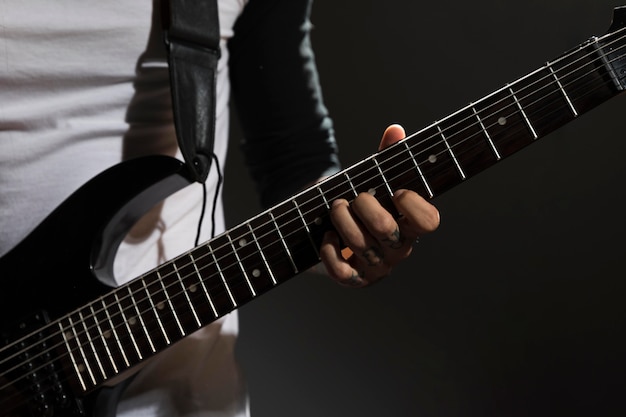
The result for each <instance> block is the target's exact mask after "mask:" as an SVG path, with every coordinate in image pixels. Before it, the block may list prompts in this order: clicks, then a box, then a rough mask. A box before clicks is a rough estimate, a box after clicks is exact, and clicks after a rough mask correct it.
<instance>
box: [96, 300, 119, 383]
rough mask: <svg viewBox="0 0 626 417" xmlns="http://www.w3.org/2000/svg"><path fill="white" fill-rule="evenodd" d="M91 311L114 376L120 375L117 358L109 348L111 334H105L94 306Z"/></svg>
mask: <svg viewBox="0 0 626 417" xmlns="http://www.w3.org/2000/svg"><path fill="white" fill-rule="evenodd" d="M89 309H90V311H91V316H92V317H93V318H94V324H95V325H96V328H97V329H98V335H99V339H100V341H101V342H102V347H103V348H104V350H105V352H106V354H107V356H108V357H109V362H111V367H112V370H113V373H114V374H117V373H119V369H118V368H117V364H116V363H115V358H114V357H113V354H112V353H111V348H109V344H108V342H107V339H108V338H109V337H110V336H106V335H107V334H110V332H109V333H105V331H103V330H102V326H101V325H100V320H99V319H98V317H97V314H96V311H95V310H94V308H93V305H91V304H90V305H89Z"/></svg>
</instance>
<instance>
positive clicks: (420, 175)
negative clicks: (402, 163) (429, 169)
mask: <svg viewBox="0 0 626 417" xmlns="http://www.w3.org/2000/svg"><path fill="white" fill-rule="evenodd" d="M402 143H403V144H404V147H405V149H406V151H407V153H408V154H409V158H410V160H411V162H412V163H413V166H414V167H415V170H416V171H417V175H418V176H419V178H420V179H421V180H422V183H423V184H424V188H425V189H426V192H427V193H428V196H429V197H430V198H433V197H434V194H433V191H432V190H431V189H430V185H428V181H426V177H424V174H423V173H422V170H421V169H420V166H419V164H418V163H417V161H416V160H415V157H414V156H413V153H412V152H411V148H410V147H409V143H408V141H406V140H403V141H402Z"/></svg>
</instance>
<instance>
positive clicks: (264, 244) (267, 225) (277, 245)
mask: <svg viewBox="0 0 626 417" xmlns="http://www.w3.org/2000/svg"><path fill="white" fill-rule="evenodd" d="M275 220H276V219H275V217H274V216H273V215H272V214H271V213H270V212H269V211H266V212H264V213H261V214H259V215H258V216H256V217H254V218H252V219H250V221H249V222H248V223H249V226H248V227H249V228H250V229H251V230H254V237H255V239H254V240H255V243H256V244H257V247H259V248H262V249H263V259H265V261H266V262H267V265H268V270H271V271H272V276H273V279H274V281H275V282H276V284H280V283H282V282H284V281H285V280H287V279H288V278H291V277H293V276H294V270H295V269H297V267H294V262H293V259H292V258H291V257H290V252H287V250H288V248H286V244H285V242H284V241H283V240H282V237H281V234H280V233H279V231H278V230H277V228H276V227H277V225H276V223H275ZM276 284H273V285H276Z"/></svg>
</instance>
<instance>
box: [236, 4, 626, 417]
mask: <svg viewBox="0 0 626 417" xmlns="http://www.w3.org/2000/svg"><path fill="white" fill-rule="evenodd" d="M615 5H617V3H613V2H609V1H605V0H577V1H575V2H572V1H564V0H550V1H546V0H541V1H539V0H536V1H526V2H519V1H518V2H505V1H502V0H499V1H497V0H479V1H475V2H464V1H458V0H453V1H440V2H429V3H428V4H425V2H417V1H406V0H385V1H369V0H368V1H366V0H359V1H357V0H342V1H338V0H317V2H316V3H315V6H314V12H313V22H314V24H315V26H316V28H315V30H314V34H313V42H314V45H315V48H316V51H317V59H318V66H319V70H320V74H321V79H322V83H323V86H324V94H325V99H326V103H327V105H328V107H329V109H330V111H331V113H332V115H333V118H334V120H335V127H336V131H337V137H338V140H339V143H340V145H341V151H342V161H343V163H344V164H345V165H346V166H347V165H349V164H352V163H354V162H357V161H359V160H360V159H362V158H364V157H366V156H368V155H369V154H370V153H372V152H374V151H375V150H376V147H377V144H378V140H379V138H380V135H381V133H382V131H383V130H384V128H385V127H386V126H387V125H388V124H390V123H396V122H397V123H401V124H403V125H404V126H405V127H406V129H407V131H408V132H409V133H410V132H413V131H416V130H419V129H420V128H422V127H424V126H426V125H428V124H430V123H432V122H433V121H434V120H437V119H440V118H443V117H444V116H446V115H447V114H449V113H451V112H453V111H455V110H457V109H458V108H461V107H464V106H465V105H466V104H467V103H468V102H470V101H472V100H477V99H479V98H481V97H483V96H484V95H486V94H488V93H490V92H491V91H493V90H495V89H497V88H500V87H501V86H503V85H504V84H505V83H506V82H509V81H514V80H515V79H517V78H518V77H521V76H523V75H525V74H526V73H528V72H530V71H532V70H534V69H535V68H538V67H539V66H541V65H542V64H543V63H544V62H545V61H547V60H549V59H552V58H555V57H557V56H558V55H560V54H561V53H562V52H564V51H565V50H568V49H570V48H572V47H574V46H577V45H578V44H579V43H581V42H583V41H584V40H586V39H587V38H589V37H590V36H592V35H601V34H603V33H604V32H605V31H606V29H607V28H608V26H609V24H610V20H611V15H612V8H613V6H615ZM625 100H626V99H624V98H623V97H621V98H617V99H614V100H613V101H611V102H609V103H607V104H605V105H603V106H601V107H600V108H598V109H596V110H594V111H593V112H591V113H589V114H587V115H585V116H583V117H582V118H580V119H579V120H576V121H575V122H573V123H571V124H569V125H567V126H566V127H564V128H562V129H561V130H559V131H558V132H556V133H554V134H552V135H550V136H548V137H546V138H543V139H542V140H541V141H540V142H539V143H537V144H534V145H533V146H531V147H530V148H528V149H526V150H524V151H522V152H520V153H518V154H517V155H515V156H513V157H511V158H509V159H507V160H506V161H504V162H502V163H501V164H498V165H496V166H495V167H493V168H491V169H489V170H488V171H486V172H484V173H482V174H480V175H478V176H477V177H475V178H473V179H471V180H469V181H468V182H466V183H464V184H462V185H460V186H458V187H456V188H455V189H453V190H452V191H449V192H447V193H446V194H444V195H443V196H441V197H438V198H436V199H435V204H436V205H437V206H438V208H439V209H440V211H441V215H442V223H441V227H440V229H439V230H438V231H437V232H436V233H434V234H432V235H429V236H428V237H425V238H423V239H422V242H421V244H420V245H419V248H418V249H417V250H416V251H415V253H414V255H413V256H412V257H411V259H410V260H409V261H407V262H405V263H404V264H403V265H401V266H400V267H398V268H397V269H396V270H395V271H394V274H393V276H392V277H391V278H390V279H387V280H386V281H385V282H382V283H380V284H379V285H376V286H374V287H372V288H368V289H365V290H348V289H344V288H341V287H339V286H337V285H336V284H334V283H332V282H330V281H329V280H327V279H324V278H320V277H316V276H312V275H304V276H301V277H297V278H295V279H294V280H292V281H291V282H289V283H287V284H285V285H284V286H281V287H280V288H278V289H276V290H275V291H272V292H270V293H269V294H266V295H264V296H263V297H261V298H260V299H258V300H255V301H254V302H252V303H251V304H249V305H247V306H245V307H243V308H242V309H241V320H242V336H241V340H240V344H239V351H240V354H241V360H242V363H243V367H244V371H245V373H246V374H247V377H248V380H249V384H250V394H251V399H252V410H253V416H254V417H266V416H272V417H278V416H286V417H287V416H289V417H293V416H294V415H296V416H300V417H306V416H329V417H332V416H342V417H343V416H360V417H369V416H372V417H374V416H375V417H380V416H448V417H450V416H492V415H493V416H554V415H558V416H565V415H568V416H572V415H580V416H590V415H603V416H604V415H625V413H626V405H625V403H624V398H625V396H626V395H625V394H626V390H625V388H626V373H625V371H626V361H625V359H624V355H625V354H626V349H625V348H626V343H625V342H626V337H625V336H624V332H625V330H626V311H625V310H626V309H625V307H624V296H625V294H626V292H625V289H626V288H625V283H624V278H625V276H626V267H625V266H624V258H625V256H624V255H625V252H626V242H624V241H623V236H624V233H625V232H626V221H624V214H625V213H624V205H623V203H622V202H623V200H624V198H623V193H624V191H623V184H624V182H625V181H626V169H625V166H624V162H623V156H624V151H625V150H626V142H625V139H626V117H625V115H624V112H625V111H626V101H625ZM239 139H240V138H239V134H238V132H237V130H236V129H235V130H233V146H232V151H231V153H230V155H229V163H228V165H227V167H226V171H227V174H226V178H227V179H226V204H227V213H228V221H229V224H230V225H231V226H232V225H234V224H236V223H238V222H239V221H242V220H245V219H246V218H247V217H250V216H252V215H254V214H255V213H256V212H257V210H258V205H256V199H255V197H254V196H253V195H252V194H251V192H250V189H251V188H250V187H251V186H250V180H249V178H248V176H247V173H246V171H245V168H243V167H242V164H241V160H240V155H239V153H238V149H237V141H238V140H239Z"/></svg>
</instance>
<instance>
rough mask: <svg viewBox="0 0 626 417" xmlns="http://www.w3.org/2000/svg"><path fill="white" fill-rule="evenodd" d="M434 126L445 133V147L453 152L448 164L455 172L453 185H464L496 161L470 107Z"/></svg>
mask: <svg viewBox="0 0 626 417" xmlns="http://www.w3.org/2000/svg"><path fill="white" fill-rule="evenodd" d="M437 126H438V131H441V132H442V133H441V134H442V135H443V132H445V140H446V143H447V146H446V147H447V148H449V149H451V150H453V152H454V153H453V155H454V156H453V157H452V161H453V162H454V163H455V164H454V166H455V168H456V171H457V172H456V174H457V177H458V179H457V180H456V181H457V182H459V181H464V180H465V179H467V178H469V177H471V176H473V175H475V174H477V173H479V172H481V171H482V170H484V169H485V168H486V167H487V166H491V165H493V164H494V163H495V162H497V161H498V158H497V156H496V155H498V153H497V152H494V149H495V146H492V145H493V144H492V143H491V144H490V141H489V135H488V132H486V130H485V129H484V128H483V126H482V125H481V124H480V117H478V116H477V112H476V109H475V108H474V106H473V105H470V106H468V107H465V108H464V109H461V110H459V111H457V112H456V113H453V114H451V115H450V116H448V117H446V118H445V119H443V120H441V121H439V122H438V123H437ZM461 167H463V168H462V169H461ZM450 175H452V174H450Z"/></svg>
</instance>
